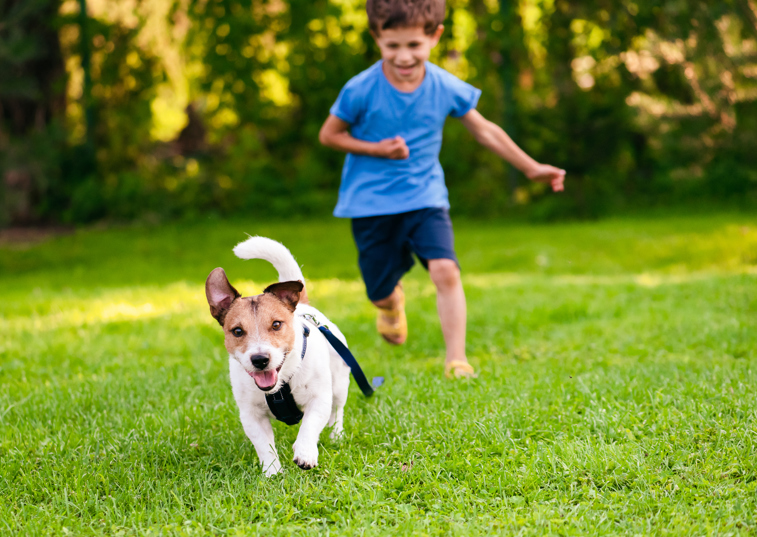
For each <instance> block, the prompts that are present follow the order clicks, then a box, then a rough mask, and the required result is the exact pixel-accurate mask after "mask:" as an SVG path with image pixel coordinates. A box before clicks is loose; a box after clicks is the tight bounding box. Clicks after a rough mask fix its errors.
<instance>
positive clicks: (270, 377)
mask: <svg viewBox="0 0 757 537" xmlns="http://www.w3.org/2000/svg"><path fill="white" fill-rule="evenodd" d="M277 378H278V374H277V373H276V370H275V369H269V370H267V371H255V372H254V373H252V380H254V381H255V384H257V385H258V388H260V389H261V390H268V389H270V388H273V387H274V385H275V384H276V379H277Z"/></svg>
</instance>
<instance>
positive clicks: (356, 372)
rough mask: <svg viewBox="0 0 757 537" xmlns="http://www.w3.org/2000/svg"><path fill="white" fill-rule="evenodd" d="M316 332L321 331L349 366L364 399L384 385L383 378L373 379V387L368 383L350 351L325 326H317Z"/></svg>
mask: <svg viewBox="0 0 757 537" xmlns="http://www.w3.org/2000/svg"><path fill="white" fill-rule="evenodd" d="M318 330H320V331H321V333H322V334H323V335H324V336H326V339H327V340H328V342H329V343H330V344H331V346H332V347H334V350H335V351H336V352H337V353H339V356H341V357H342V360H344V362H345V363H346V364H347V365H348V366H350V370H351V371H352V376H353V377H355V382H357V385H358V387H359V388H360V391H361V392H363V395H365V396H366V397H370V396H371V395H373V388H378V387H379V386H381V385H382V384H383V383H384V377H373V383H372V384H373V386H371V384H369V383H368V379H367V378H365V373H363V370H362V369H361V368H360V364H358V363H357V360H355V357H354V356H353V355H352V353H351V352H350V349H348V348H347V345H345V344H344V343H342V342H341V341H340V339H339V338H338V337H336V336H335V335H334V334H333V333H332V332H331V330H329V329H328V327H326V326H322V325H319V326H318Z"/></svg>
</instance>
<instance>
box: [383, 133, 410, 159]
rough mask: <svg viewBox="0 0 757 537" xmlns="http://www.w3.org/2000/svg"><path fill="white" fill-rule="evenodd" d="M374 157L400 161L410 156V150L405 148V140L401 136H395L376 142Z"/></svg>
mask: <svg viewBox="0 0 757 537" xmlns="http://www.w3.org/2000/svg"><path fill="white" fill-rule="evenodd" d="M375 156H377V157H383V158H390V159H394V160H402V159H406V158H407V157H409V156H410V150H409V149H408V148H407V144H406V143H405V139H404V138H403V137H402V136H395V137H394V138H387V139H385V140H381V141H380V142H376V154H375Z"/></svg>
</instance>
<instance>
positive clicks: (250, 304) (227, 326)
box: [205, 237, 350, 476]
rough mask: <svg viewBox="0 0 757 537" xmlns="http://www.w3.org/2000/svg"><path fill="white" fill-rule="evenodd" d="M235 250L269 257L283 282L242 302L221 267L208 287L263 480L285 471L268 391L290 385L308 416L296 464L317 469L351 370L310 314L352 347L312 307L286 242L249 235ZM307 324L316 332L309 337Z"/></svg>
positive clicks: (335, 433)
mask: <svg viewBox="0 0 757 537" xmlns="http://www.w3.org/2000/svg"><path fill="white" fill-rule="evenodd" d="M234 253H235V254H236V255H237V257H240V258H242V259H264V260H266V261H268V262H270V263H271V264H272V265H273V266H274V268H275V269H276V270H277V271H278V273H279V283H275V284H273V285H270V286H269V287H267V288H266V289H265V291H263V293H262V294H260V295H256V296H250V297H242V296H241V295H240V294H239V293H238V292H237V290H236V289H234V287H232V286H231V284H230V283H229V280H228V279H227V278H226V273H225V272H224V271H223V269H222V268H220V267H219V268H217V269H215V270H213V271H212V272H211V273H210V275H209V276H208V279H207V281H206V282H205V294H206V295H207V298H208V304H209V305H210V312H211V314H212V315H213V317H215V318H216V320H217V321H218V322H219V323H220V325H221V326H222V327H223V331H224V334H225V341H224V343H225V346H226V350H227V351H228V352H229V369H230V373H231V388H232V391H233V393H234V398H235V399H236V401H237V406H238V407H239V417H240V419H241V421H242V427H243V428H244V432H245V433H246V434H247V437H248V438H249V439H250V441H252V444H253V445H254V446H255V451H256V452H257V454H258V458H259V459H260V462H261V463H262V465H263V471H264V472H265V475H266V476H271V475H274V474H276V473H278V472H279V471H281V463H280V461H279V456H278V454H277V452H276V446H275V443H274V438H273V427H271V421H270V420H271V419H272V418H273V417H274V416H273V413H272V412H271V411H270V410H269V407H268V404H267V403H266V394H275V393H276V392H277V391H278V390H280V389H281V387H282V386H283V385H284V384H286V383H288V384H289V388H290V389H291V393H292V395H293V396H294V400H295V402H296V404H297V407H298V408H299V409H300V410H301V411H302V412H303V413H304V416H303V418H302V423H301V425H300V430H299V432H298V434H297V440H296V442H295V443H294V446H293V449H294V462H295V463H297V465H298V466H299V467H300V468H303V469H306V470H307V469H310V468H313V467H314V466H316V465H317V464H318V438H319V436H320V434H321V431H322V430H323V429H324V427H326V425H329V426H331V427H333V429H332V431H331V435H330V436H331V438H332V439H337V438H338V437H339V436H340V435H341V434H342V431H343V425H342V422H343V417H344V404H345V402H346V401H347V391H348V388H349V385H350V368H349V367H348V366H347V364H346V363H345V362H344V361H343V360H342V358H341V357H340V356H339V354H337V352H336V351H335V350H334V349H333V348H332V347H331V345H329V343H328V341H327V340H326V338H325V337H324V336H323V334H321V333H320V332H319V331H318V330H317V329H315V328H316V327H315V326H314V325H313V324H311V322H310V321H308V320H306V319H305V317H304V316H306V315H307V316H308V317H310V316H312V317H310V318H311V319H315V320H317V321H318V323H320V324H322V325H328V326H329V328H330V329H331V331H332V332H333V333H334V335H336V337H338V338H339V339H340V340H341V341H342V342H343V343H344V344H345V345H346V344H347V342H346V340H345V338H344V335H343V334H342V333H341V332H340V331H339V329H338V328H337V327H336V325H334V323H332V322H331V321H329V320H328V319H327V318H326V317H325V316H324V315H323V314H322V313H321V312H320V311H318V310H317V309H315V308H313V307H312V306H310V305H309V304H308V298H307V292H306V290H305V285H304V281H305V278H304V277H303V276H302V271H301V270H300V267H299V266H298V265H297V262H296V261H295V259H294V257H293V256H292V254H291V253H290V252H289V250H287V249H286V247H284V245H283V244H281V243H278V242H276V241H274V240H271V239H267V238H265V237H251V238H249V239H248V240H246V241H244V242H242V243H239V244H238V245H237V246H236V247H235V248H234ZM308 325H309V329H310V330H309V332H310V335H309V336H306V332H307V329H306V327H308ZM303 352H304V354H303Z"/></svg>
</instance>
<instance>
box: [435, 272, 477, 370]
mask: <svg viewBox="0 0 757 537" xmlns="http://www.w3.org/2000/svg"><path fill="white" fill-rule="evenodd" d="M428 272H429V275H430V276H431V281H432V282H434V285H435V286H436V308H437V311H438V312H439V321H440V323H441V326H442V334H443V335H444V343H445V345H446V346H447V355H446V357H445V360H444V363H445V364H450V363H452V362H464V363H468V358H467V357H466V356H465V329H466V306H465V292H464V291H463V283H462V280H461V279H460V268H459V267H458V266H457V263H456V262H455V261H453V260H452V259H430V260H429V261H428Z"/></svg>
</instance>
